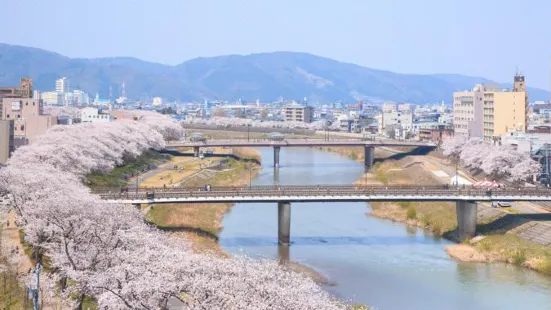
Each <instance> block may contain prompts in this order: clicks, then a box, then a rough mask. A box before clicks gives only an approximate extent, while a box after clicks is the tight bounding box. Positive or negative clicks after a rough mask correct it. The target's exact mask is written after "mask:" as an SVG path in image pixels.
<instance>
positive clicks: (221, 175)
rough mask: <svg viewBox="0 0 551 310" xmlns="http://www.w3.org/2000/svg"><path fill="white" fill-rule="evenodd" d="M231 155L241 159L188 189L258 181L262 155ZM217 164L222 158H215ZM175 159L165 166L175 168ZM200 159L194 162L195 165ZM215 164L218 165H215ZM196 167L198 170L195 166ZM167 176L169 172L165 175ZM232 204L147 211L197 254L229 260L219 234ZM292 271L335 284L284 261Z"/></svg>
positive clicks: (253, 151) (254, 152) (237, 152)
mask: <svg viewBox="0 0 551 310" xmlns="http://www.w3.org/2000/svg"><path fill="white" fill-rule="evenodd" d="M232 154H234V155H236V156H238V157H239V158H240V160H234V159H229V160H228V161H227V162H226V163H225V164H224V167H225V169H224V170H222V171H219V172H217V173H216V174H214V176H213V177H212V178H208V179H203V180H198V179H197V180H193V181H191V182H188V183H186V186H199V187H200V186H203V185H204V184H210V185H211V186H246V185H248V184H249V183H250V182H251V181H252V180H254V179H255V178H256V176H257V175H258V173H259V172H260V170H261V166H260V164H259V163H260V162H261V155H260V153H259V152H258V151H257V150H256V149H253V148H234V149H233V150H232ZM212 160H214V161H221V160H222V159H216V158H213V159H212ZM173 161H174V159H173V160H171V161H169V162H168V163H167V164H166V165H172V163H173ZM198 161H199V160H198V159H195V164H197V162H198ZM213 163H215V162H213ZM186 165H187V166H186V167H188V169H193V168H194V166H193V165H194V161H191V162H190V161H188V162H186ZM195 168H196V167H195ZM164 173H165V174H166V172H164ZM157 179H159V175H153V176H151V177H150V178H149V179H145V180H143V181H142V184H151V180H157ZM232 206H233V204H230V203H208V204H207V203H205V204H160V205H153V206H151V207H149V209H147V210H146V209H144V211H145V212H146V218H147V219H148V220H149V221H150V222H151V223H152V224H154V225H156V226H157V227H158V228H159V229H161V230H163V231H166V232H168V233H171V234H173V235H177V236H182V237H185V238H186V239H187V240H188V241H189V242H190V244H191V247H192V249H193V250H194V251H196V252H198V253H211V254H214V255H218V256H221V257H229V254H228V253H226V252H225V251H224V250H223V249H222V248H221V246H220V244H219V243H218V241H219V235H220V232H221V231H222V229H223V226H222V221H223V218H224V215H225V214H226V213H227V212H231V208H232ZM281 263H282V265H285V266H286V267H287V268H289V269H290V270H292V271H294V272H297V273H301V274H303V275H306V276H307V277H309V278H311V279H312V280H314V281H315V282H316V283H318V284H322V285H332V283H331V282H330V281H329V279H328V278H327V277H325V276H324V275H322V274H321V273H319V272H317V271H316V270H314V269H312V268H310V267H308V266H305V265H302V264H299V263H296V262H293V261H284V260H282V261H281Z"/></svg>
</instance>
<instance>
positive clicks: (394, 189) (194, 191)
mask: <svg viewBox="0 0 551 310" xmlns="http://www.w3.org/2000/svg"><path fill="white" fill-rule="evenodd" d="M92 192H93V193H95V194H98V195H99V196H100V197H101V198H103V199H108V200H133V199H162V198H186V197H189V198H192V197H196V198H197V197H204V198H209V197H233V198H239V197H241V198H243V199H245V198H250V197H256V198H258V197H274V196H278V197H284V196H292V197H316V196H317V197H320V196H324V197H327V196H335V197H344V198H346V197H348V196H355V197H356V196H378V197H417V198H422V197H428V196H430V197H432V198H434V197H438V196H441V197H445V198H446V199H450V197H474V198H476V197H478V198H482V197H484V199H485V200H488V199H491V198H492V197H495V198H496V200H498V198H500V197H505V198H507V197H517V198H518V197H520V198H522V197H547V196H548V197H549V200H551V189H547V188H534V187H518V188H511V187H509V188H497V189H484V188H475V187H455V186H441V185H439V186H432V185H428V186H415V185H393V186H354V185H319V186H317V185H314V186H311V185H264V186H262V185H261V186H250V187H210V189H209V190H206V189H205V188H201V187H184V188H140V189H138V190H135V189H128V188H96V189H94V190H93V191H92ZM507 199H509V198H507ZM540 200H541V199H540Z"/></svg>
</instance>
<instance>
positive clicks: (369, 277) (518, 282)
mask: <svg viewBox="0 0 551 310" xmlns="http://www.w3.org/2000/svg"><path fill="white" fill-rule="evenodd" d="M259 150H260V151H261V153H262V158H263V164H262V170H261V172H260V174H259V175H258V177H257V178H256V179H255V180H253V184H256V185H268V184H274V182H279V183H280V184H351V183H352V182H353V181H355V180H356V179H357V178H359V177H360V176H361V174H362V171H363V166H362V165H361V164H359V163H357V162H355V161H352V160H350V159H348V158H346V157H342V156H340V155H337V154H334V153H330V152H323V151H319V150H314V149H310V148H282V149H281V167H280V168H279V170H278V172H277V173H274V168H273V162H272V159H273V150H272V149H271V148H260V149H259ZM368 212H369V207H368V206H367V205H366V204H365V203H340V202H337V203H335V202H331V203H294V204H292V206H291V242H292V245H291V247H290V248H289V252H288V253H286V254H285V255H289V256H290V259H291V260H293V261H296V262H299V263H302V264H304V265H306V266H309V267H311V268H314V269H315V270H317V271H318V272H320V273H322V274H323V275H325V276H326V277H328V278H329V280H330V281H331V282H333V283H334V285H332V286H326V289H327V290H328V291H330V292H331V293H333V294H335V295H337V296H339V297H340V298H343V299H345V300H350V301H352V302H354V303H362V304H367V305H370V306H374V307H376V308H377V309H379V310H394V309H408V310H417V309H419V310H432V309H453V310H455V309H457V310H465V309H470V310H478V309H484V310H488V309H496V310H497V309H499V310H504V309H511V310H512V309H514V310H518V309H538V310H540V309H551V294H550V289H551V277H545V276H541V275H539V274H537V273H535V272H532V271H529V270H525V269H521V268H517V267H513V266H509V265H505V264H477V263H457V262H455V261H454V260H452V259H450V258H449V257H448V255H447V254H446V253H445V251H444V247H445V246H446V245H448V244H451V242H449V241H446V240H444V239H439V238H434V237H433V236H431V235H429V234H426V233H425V232H424V231H423V230H420V229H416V228H411V227H407V226H405V225H403V224H400V223H394V222H392V221H389V220H382V219H377V218H374V217H371V216H369V215H368V214H367V213H368ZM223 224H224V229H223V231H222V233H221V236H220V244H221V245H222V246H223V248H224V249H225V250H227V251H228V252H230V253H234V254H237V253H245V254H247V255H249V256H252V257H258V258H270V259H276V258H278V252H279V253H280V255H281V253H282V249H281V248H279V251H278V245H277V205H276V204H273V203H268V204H266V203H251V204H237V205H236V206H234V207H233V208H232V210H231V211H230V212H229V213H228V214H227V215H226V217H225V218H224V222H223ZM283 250H284V249H283ZM283 252H284V251H283Z"/></svg>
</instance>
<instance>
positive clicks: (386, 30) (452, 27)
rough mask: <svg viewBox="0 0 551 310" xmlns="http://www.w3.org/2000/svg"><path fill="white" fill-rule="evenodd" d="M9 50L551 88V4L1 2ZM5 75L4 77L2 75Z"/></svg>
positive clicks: (2, 37) (1, 37) (480, 0)
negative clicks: (285, 62) (311, 66)
mask: <svg viewBox="0 0 551 310" xmlns="http://www.w3.org/2000/svg"><path fill="white" fill-rule="evenodd" d="M0 3H2V11H3V14H2V18H1V19H0V29H2V30H1V31H0V42H2V43H7V44H16V45H24V46H32V47H38V48H43V49H46V50H49V51H53V52H57V53H60V54H63V55H66V56H69V57H87V58H88V57H90V58H94V57H114V56H131V57H136V58H139V59H142V60H146V61H152V62H159V63H163V64H170V65H175V64H179V63H182V62H184V61H186V60H189V59H192V58H197V57H209V56H217V55H226V54H250V53H261V52H274V51H294V52H307V53H311V54H315V55H319V56H324V57H328V58H332V59H335V60H339V61H345V62H351V63H355V64H358V65H361V66H366V67H370V68H377V69H384V70H390V71H394V72H399V73H418V74H427V73H459V74H465V75H473V76H482V77H486V78H489V79H492V80H495V81H499V82H510V81H512V78H513V75H514V74H515V72H516V70H517V68H518V69H519V71H521V72H522V73H523V74H524V75H525V76H526V81H527V84H528V86H534V87H539V88H543V89H547V90H549V89H550V87H551V23H550V21H549V20H550V16H551V1H545V0H523V1H519V0H415V1H414V0H340V1H338V0H331V1H330V0H300V1H298V0H93V1H92V0H85V1H75V0H47V1H45V0H0ZM0 70H1V68H0Z"/></svg>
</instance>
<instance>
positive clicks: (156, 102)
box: [152, 97, 163, 107]
mask: <svg viewBox="0 0 551 310" xmlns="http://www.w3.org/2000/svg"><path fill="white" fill-rule="evenodd" d="M162 104H163V98H161V97H153V103H152V105H153V106H154V107H158V106H160V105H162Z"/></svg>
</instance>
